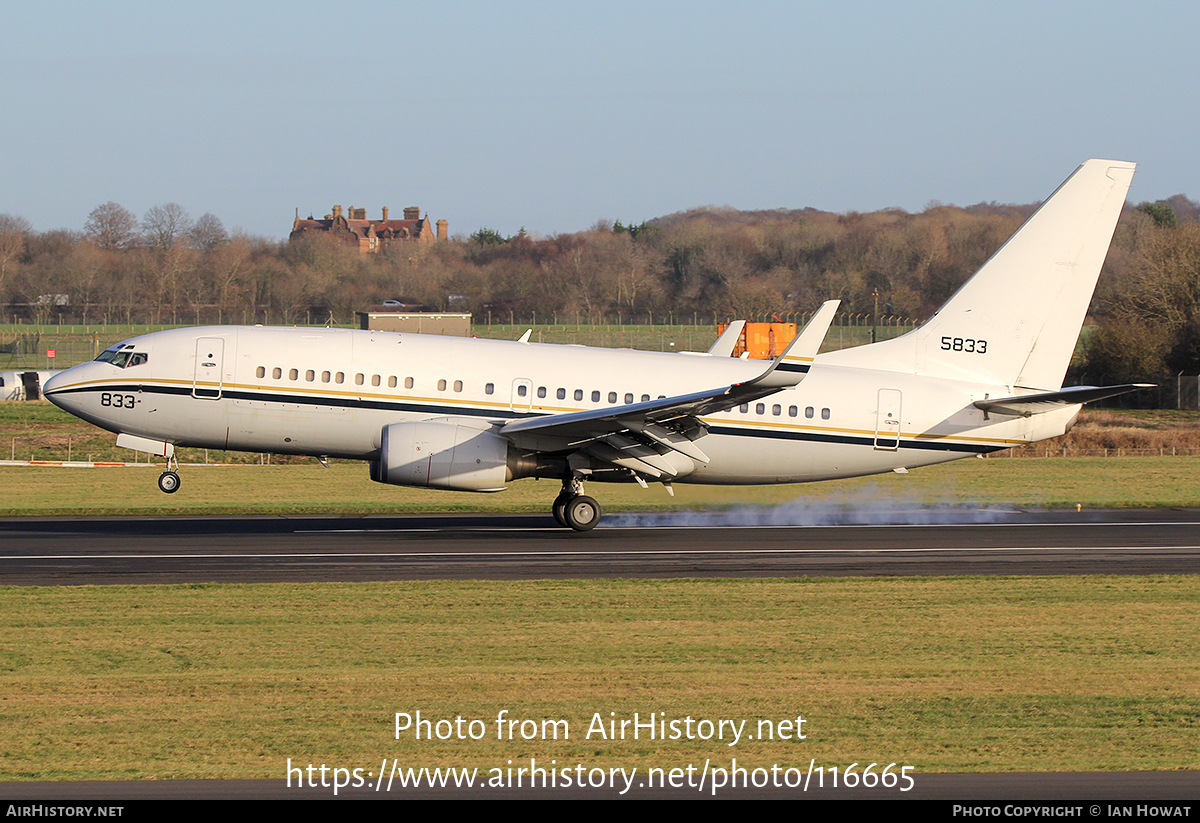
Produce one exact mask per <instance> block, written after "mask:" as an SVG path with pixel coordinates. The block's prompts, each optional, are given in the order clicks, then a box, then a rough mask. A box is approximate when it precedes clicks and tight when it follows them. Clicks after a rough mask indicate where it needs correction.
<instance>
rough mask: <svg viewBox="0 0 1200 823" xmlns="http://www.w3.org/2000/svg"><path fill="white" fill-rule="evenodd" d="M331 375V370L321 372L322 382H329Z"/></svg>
mask: <svg viewBox="0 0 1200 823" xmlns="http://www.w3.org/2000/svg"><path fill="white" fill-rule="evenodd" d="M330 377H332V375H331V374H330V373H329V372H327V371H323V372H321V382H322V383H328V382H329V378H330Z"/></svg>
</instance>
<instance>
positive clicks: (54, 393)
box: [42, 363, 90, 411]
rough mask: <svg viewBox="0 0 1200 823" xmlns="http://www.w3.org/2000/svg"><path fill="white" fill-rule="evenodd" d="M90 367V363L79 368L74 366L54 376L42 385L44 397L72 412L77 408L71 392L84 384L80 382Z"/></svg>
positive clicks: (82, 364)
mask: <svg viewBox="0 0 1200 823" xmlns="http://www.w3.org/2000/svg"><path fill="white" fill-rule="evenodd" d="M89 365H90V364H89V363H81V364H80V365H78V366H72V367H71V368H69V369H67V370H66V371H61V372H59V373H58V374H56V375H54V376H53V377H51V378H50V379H49V380H47V381H46V382H45V383H43V384H42V396H43V397H45V398H46V399H47V400H49V401H50V402H51V403H53V404H54V405H56V406H58V407H59V408H60V409H63V410H65V411H72V410H73V409H74V408H75V404H73V403H71V398H72V397H73V396H74V395H73V393H72V392H71V391H70V390H71V388H72V387H74V386H76V385H78V384H79V383H80V382H82V381H81V380H80V377H81V373H82V372H83V371H85V370H86V369H87V367H88V366H89Z"/></svg>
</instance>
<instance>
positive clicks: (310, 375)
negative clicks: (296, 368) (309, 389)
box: [304, 369, 317, 383]
mask: <svg viewBox="0 0 1200 823" xmlns="http://www.w3.org/2000/svg"><path fill="white" fill-rule="evenodd" d="M304 379H305V380H306V381H308V382H309V383H311V382H312V381H314V380H316V379H317V373H316V372H315V371H313V370H312V369H309V370H308V371H306V372H305V373H304Z"/></svg>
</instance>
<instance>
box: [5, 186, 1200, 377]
mask: <svg viewBox="0 0 1200 823" xmlns="http://www.w3.org/2000/svg"><path fill="white" fill-rule="evenodd" d="M1036 206H1037V204H1026V205H1004V204H997V203H987V204H984V203H981V204H978V205H974V206H967V207H956V206H948V205H942V204H939V203H932V204H930V205H929V206H928V207H927V208H926V209H924V210H923V211H921V212H919V213H908V212H905V211H902V210H899V209H888V210H882V211H877V212H870V213H857V212H851V213H846V214H833V213H829V212H822V211H818V210H815V209H800V210H772V211H738V210H734V209H729V208H701V209H694V210H691V211H686V212H679V213H676V214H672V215H668V216H665V217H660V218H657V219H655V220H650V221H646V222H644V223H641V224H638V225H625V224H622V223H621V222H620V221H616V222H609V221H604V220H601V221H598V222H597V223H596V224H595V225H594V226H592V227H591V228H590V229H588V230H586V231H581V232H574V233H567V234H559V235H554V236H551V237H534V236H531V235H530V234H528V233H527V232H525V231H524V230H522V231H521V232H519V233H518V234H517V235H515V236H512V237H507V238H506V237H504V236H503V235H501V234H500V233H499V232H496V231H494V230H492V229H486V228H485V229H480V230H479V231H477V232H475V233H473V234H471V235H469V236H465V237H463V236H456V237H454V238H453V239H451V240H449V241H443V242H438V243H434V244H429V245H420V246H418V245H417V244H411V243H403V242H394V243H392V245H390V246H388V247H386V248H384V249H383V250H382V251H380V252H379V253H378V254H360V253H358V252H357V251H356V250H353V249H350V248H347V247H346V246H344V245H342V244H341V243H339V242H338V241H337V240H336V239H335V238H333V237H330V236H323V235H312V234H310V235H307V236H305V237H303V238H302V239H300V240H298V241H297V242H293V243H288V242H286V241H285V242H280V241H279V240H276V239H270V238H264V237H255V236H251V235H247V234H245V233H241V232H232V233H230V232H227V231H226V229H225V228H224V226H223V224H222V222H221V220H220V219H219V218H217V217H216V216H214V215H211V214H205V215H203V216H202V217H200V218H198V219H193V218H191V216H190V215H189V214H188V213H187V211H186V210H185V209H184V208H183V207H182V206H179V205H178V204H175V203H166V204H163V205H160V206H155V207H153V208H152V209H150V210H149V211H147V212H146V214H145V215H143V216H142V217H141V218H140V219H139V218H137V217H136V216H135V215H134V214H133V213H131V212H129V211H128V210H126V209H124V208H123V207H121V206H120V205H118V204H116V203H105V204H103V205H101V206H98V207H97V208H96V209H94V210H93V211H92V212H91V214H90V215H89V217H88V220H87V222H86V223H85V225H84V226H83V227H82V230H80V231H71V230H54V231H45V232H37V231H34V230H33V228H32V227H31V226H30V224H29V222H28V221H26V220H24V219H23V218H21V217H18V216H13V215H0V302H2V303H3V304H5V305H6V306H7V307H8V311H7V314H8V315H9V316H10V317H25V318H30V319H33V320H36V321H38V322H51V321H53V320H62V321H63V322H82V323H98V322H101V321H102V320H107V321H108V322H151V323H159V322H162V323H166V322H176V323H187V322H226V323H245V322H248V323H253V322H283V323H288V322H297V321H304V320H305V319H306V318H307V319H310V320H313V321H314V322H315V321H319V320H324V319H326V318H329V317H332V318H333V319H334V320H335V321H336V322H341V323H348V322H352V320H353V317H354V312H355V311H361V310H366V309H370V308H373V307H375V306H378V304H380V303H381V302H382V301H384V300H396V301H399V302H401V303H405V304H414V305H421V306H425V307H428V308H429V309H432V310H438V311H446V310H451V311H470V312H473V313H474V314H475V315H476V317H477V318H478V319H482V318H484V317H492V318H494V319H495V320H496V321H501V320H504V321H507V320H508V319H509V318H514V319H516V320H518V321H522V322H528V321H530V320H531V319H533V318H540V319H541V320H542V321H543V322H545V321H546V320H547V319H549V318H551V317H553V316H557V317H558V318H560V319H562V321H563V322H567V320H568V319H569V320H570V321H571V322H575V321H576V320H578V321H579V322H584V323H587V322H602V321H603V319H605V318H616V317H617V316H618V315H619V316H621V317H622V318H625V322H636V321H637V320H638V319H639V318H640V322H645V319H646V318H660V320H659V321H658V322H661V319H665V318H667V317H668V316H672V315H673V316H674V317H675V318H684V317H686V318H689V319H690V318H692V317H694V316H699V317H700V318H716V319H718V320H726V319H736V318H769V317H770V316H771V315H772V314H775V315H778V316H783V315H785V314H791V315H795V314H796V313H799V312H806V311H812V310H813V309H814V308H815V307H816V306H817V305H818V304H820V303H821V302H822V301H823V300H828V299H833V298H838V299H841V300H842V310H843V311H844V312H846V313H849V314H867V313H871V312H874V311H875V309H876V306H877V305H878V310H879V313H880V314H881V315H893V316H901V317H913V318H925V317H928V316H929V314H930V313H932V311H934V310H935V309H936V308H937V307H938V306H939V305H940V304H941V303H942V302H943V301H945V299H946V298H947V297H949V295H950V294H951V293H952V292H953V291H954V290H955V289H956V288H958V286H959V285H960V284H961V283H962V282H963V280H964V279H965V278H966V277H967V276H969V275H970V274H971V273H972V272H973V271H975V269H977V268H978V267H979V266H980V265H981V264H982V263H983V262H984V260H986V259H987V257H988V256H989V255H990V254H992V252H994V251H995V250H996V249H997V248H998V247H999V246H1000V244H1001V243H1003V242H1004V240H1005V239H1006V238H1007V237H1008V236H1009V235H1011V234H1012V232H1013V231H1015V230H1016V229H1017V227H1018V226H1019V225H1020V224H1021V222H1022V221H1023V220H1024V219H1025V218H1026V217H1028V216H1029V214H1031V213H1032V212H1033V210H1034V209H1035V208H1036ZM1198 216H1200V204H1198V203H1196V201H1193V200H1190V199H1188V198H1187V197H1185V196H1184V195H1176V196H1175V197H1172V198H1170V199H1168V200H1163V201H1159V202H1157V203H1143V204H1141V205H1140V206H1138V207H1136V208H1135V207H1131V206H1127V207H1126V209H1125V211H1124V213H1123V214H1122V216H1121V219H1120V222H1119V223H1118V226H1117V231H1116V235H1115V237H1114V240H1113V244H1112V247H1111V249H1110V252H1109V255H1108V260H1107V262H1106V263H1105V269H1104V273H1103V274H1102V277H1101V281H1100V286H1099V288H1098V289H1097V293H1096V297H1095V299H1094V301H1093V305H1092V318H1093V319H1094V320H1095V321H1096V323H1097V324H1098V328H1096V329H1094V330H1092V331H1091V332H1090V333H1089V334H1087V335H1086V336H1085V340H1086V344H1087V345H1086V359H1085V362H1084V363H1082V364H1081V366H1080V368H1082V370H1083V372H1084V373H1086V374H1089V375H1093V374H1094V375H1096V376H1097V379H1098V378H1099V376H1100V375H1103V377H1104V379H1105V380H1108V381H1117V380H1154V379H1156V378H1159V377H1161V376H1162V375H1165V374H1174V373H1177V372H1180V371H1184V372H1188V373H1191V374H1196V373H1197V372H1198V371H1200V222H1198V221H1197V218H1198Z"/></svg>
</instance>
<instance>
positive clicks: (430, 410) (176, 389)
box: [55, 385, 1008, 454]
mask: <svg viewBox="0 0 1200 823" xmlns="http://www.w3.org/2000/svg"><path fill="white" fill-rule="evenodd" d="M136 391H142V392H144V393H145V394H162V395H173V396H180V395H183V396H189V397H190V396H191V394H192V390H191V388H189V387H186V386H139V385H127V386H120V385H111V386H103V387H86V388H75V389H60V390H59V391H57V392H55V394H73V393H77V392H136ZM222 396H223V397H225V398H230V399H234V400H254V401H258V402H267V403H290V404H292V405H294V406H326V407H330V406H333V407H336V408H353V409H372V410H375V411H396V412H413V413H416V414H445V415H459V416H462V417H480V418H484V419H490V420H495V419H498V418H504V419H514V418H525V417H544V416H546V413H544V412H531V411H514V410H512V409H477V408H470V407H463V406H442V405H431V404H428V403H411V402H399V401H394V400H359V399H358V398H356V397H309V396H305V395H295V394H282V393H280V394H276V393H273V392H262V391H242V390H239V391H225V392H224V393H223V395H222ZM550 414H553V412H552V413H550ZM708 430H709V432H711V433H713V434H722V435H726V436H731V437H758V438H763V439H767V440H793V441H804V442H809V443H839V444H843V445H852V446H871V447H872V448H873V447H874V446H875V439H874V438H873V437H870V436H861V435H848V434H828V433H823V432H812V431H786V430H780V429H751V428H742V427H731V426H709V428H708ZM900 448H902V449H918V450H921V451H946V452H962V453H963V454H988V453H989V452H995V451H1002V450H1003V449H1006V448H1008V446H992V445H978V444H973V443H947V442H946V441H944V440H921V439H902V440H901V441H900Z"/></svg>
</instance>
